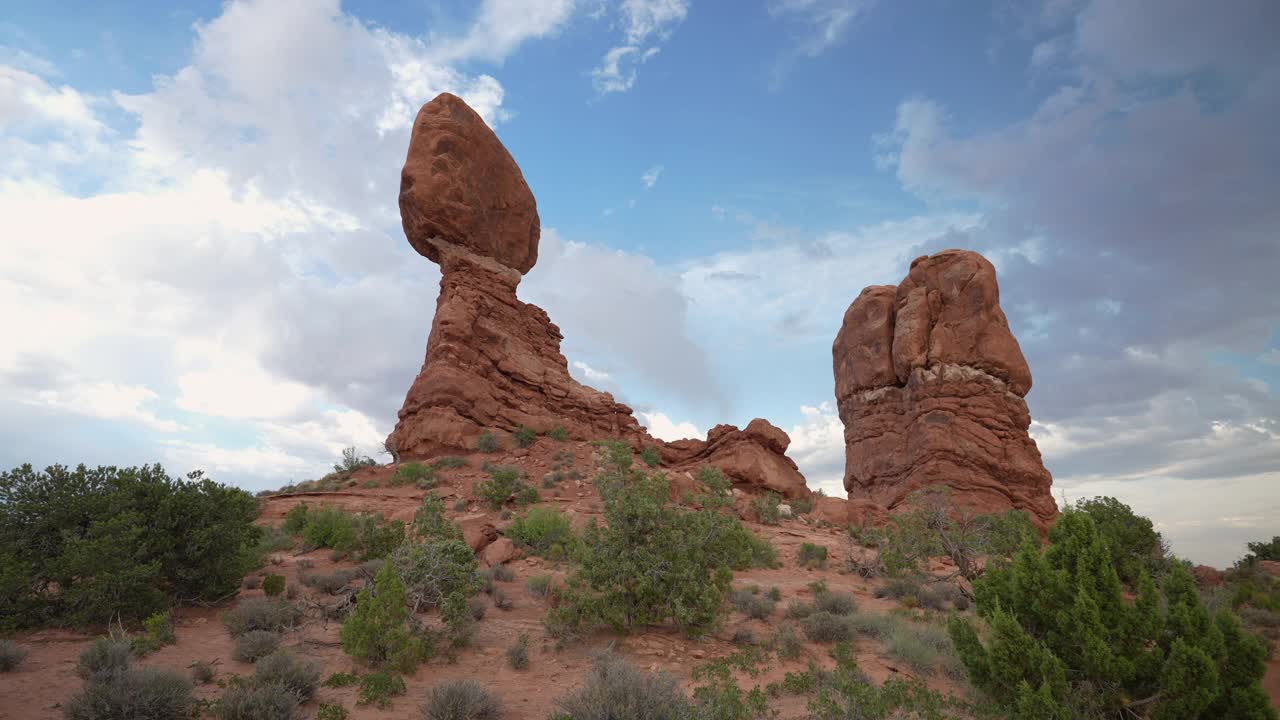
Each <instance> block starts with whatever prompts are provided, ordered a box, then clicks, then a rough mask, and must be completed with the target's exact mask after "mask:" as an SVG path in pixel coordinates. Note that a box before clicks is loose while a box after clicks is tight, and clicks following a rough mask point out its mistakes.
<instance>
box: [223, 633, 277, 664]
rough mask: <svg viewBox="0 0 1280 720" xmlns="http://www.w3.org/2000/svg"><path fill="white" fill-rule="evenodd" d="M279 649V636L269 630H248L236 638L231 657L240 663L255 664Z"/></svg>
mask: <svg viewBox="0 0 1280 720" xmlns="http://www.w3.org/2000/svg"><path fill="white" fill-rule="evenodd" d="M279 648H280V636H279V635H278V634H276V633H273V632H271V631H270V630H250V631H249V632H247V633H245V634H243V635H241V636H240V637H238V638H236V647H235V649H234V650H232V651H231V657H233V658H235V659H236V660H239V661H240V662H248V663H251V662H257V661H258V660H259V659H261V658H264V657H266V656H268V655H270V654H271V653H273V652H275V651H276V650H278V649H279Z"/></svg>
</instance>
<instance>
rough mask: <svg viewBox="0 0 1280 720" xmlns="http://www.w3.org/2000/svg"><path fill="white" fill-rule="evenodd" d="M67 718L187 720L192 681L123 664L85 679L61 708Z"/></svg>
mask: <svg viewBox="0 0 1280 720" xmlns="http://www.w3.org/2000/svg"><path fill="white" fill-rule="evenodd" d="M63 714H64V715H65V717H66V718H67V720H188V719H189V718H194V717H195V698H194V697H193V696H192V694H191V683H190V682H188V681H187V679H186V678H184V677H182V676H181V675H179V674H177V673H175V672H172V671H169V670H161V669H158V668H141V669H138V668H129V667H126V668H122V669H121V670H119V671H118V672H113V673H110V674H106V675H98V676H94V677H91V678H89V679H87V680H86V681H85V683H84V686H83V687H82V688H81V690H80V692H78V693H76V694H75V695H74V696H72V698H71V699H70V700H69V701H68V702H67V704H66V706H65V707H64V708H63Z"/></svg>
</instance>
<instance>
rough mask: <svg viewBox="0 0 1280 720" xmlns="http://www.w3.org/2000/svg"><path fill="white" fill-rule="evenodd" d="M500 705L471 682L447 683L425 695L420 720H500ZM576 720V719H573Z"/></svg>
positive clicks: (476, 684)
mask: <svg viewBox="0 0 1280 720" xmlns="http://www.w3.org/2000/svg"><path fill="white" fill-rule="evenodd" d="M501 717H502V703H501V701H499V700H498V696H497V695H494V694H493V693H491V692H489V691H488V690H486V689H485V687H484V686H483V685H481V684H480V683H478V682H476V681H474V680H448V681H445V682H442V683H440V684H439V685H436V686H435V687H433V688H431V689H430V690H428V691H427V701H426V704H425V705H423V707H422V719H423V720H499V718H501ZM574 718H575V720H577V716H574Z"/></svg>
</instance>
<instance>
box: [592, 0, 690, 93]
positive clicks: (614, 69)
mask: <svg viewBox="0 0 1280 720" xmlns="http://www.w3.org/2000/svg"><path fill="white" fill-rule="evenodd" d="M619 14H620V16H621V17H620V21H621V25H622V31H623V39H622V40H623V41H622V44H621V45H616V46H614V47H612V48H610V49H609V50H608V51H607V52H606V53H605V54H604V57H603V58H602V59H601V61H600V64H599V65H598V66H596V67H595V68H594V69H593V70H592V71H591V82H592V84H593V85H594V86H595V89H596V92H598V93H599V94H601V95H607V94H609V93H615V92H626V91H627V90H630V89H631V88H632V86H634V85H635V83H636V77H637V75H638V72H639V67H640V66H641V65H643V64H644V63H646V62H648V61H649V60H651V59H652V58H653V57H654V56H655V55H657V54H658V52H659V50H660V47H659V45H658V44H657V43H660V42H664V41H666V40H667V38H669V37H670V36H671V33H672V32H673V31H674V30H675V28H676V26H678V25H679V24H680V23H682V22H684V19H685V17H686V16H687V15H688V14H689V3H688V2H686V1H685V0H622V4H621V5H620V7H619Z"/></svg>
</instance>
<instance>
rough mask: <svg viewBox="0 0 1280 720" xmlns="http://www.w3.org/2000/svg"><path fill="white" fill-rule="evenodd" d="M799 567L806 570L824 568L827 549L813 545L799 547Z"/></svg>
mask: <svg viewBox="0 0 1280 720" xmlns="http://www.w3.org/2000/svg"><path fill="white" fill-rule="evenodd" d="M800 566H801V567H807V568H825V567H826V566H827V548H826V547H824V546H822V545H815V544H813V543H809V542H807V543H803V544H801V545H800Z"/></svg>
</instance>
